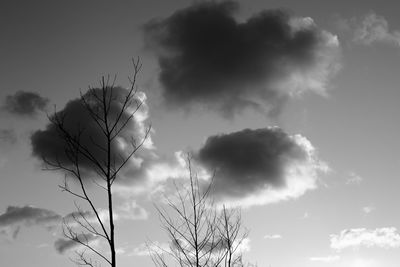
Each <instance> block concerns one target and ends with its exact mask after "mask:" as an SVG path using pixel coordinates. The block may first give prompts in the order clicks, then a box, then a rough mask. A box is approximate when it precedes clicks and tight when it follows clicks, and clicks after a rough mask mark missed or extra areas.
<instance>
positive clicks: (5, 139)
mask: <svg viewBox="0 0 400 267" xmlns="http://www.w3.org/2000/svg"><path fill="white" fill-rule="evenodd" d="M16 142H17V134H16V133H15V131H14V130H12V129H0V143H8V144H15V143H16Z"/></svg>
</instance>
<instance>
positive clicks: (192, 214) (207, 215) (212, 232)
mask: <svg viewBox="0 0 400 267" xmlns="http://www.w3.org/2000/svg"><path fill="white" fill-rule="evenodd" d="M187 161H188V166H189V167H188V168H189V185H188V187H186V189H183V190H182V189H181V188H180V187H178V186H177V184H176V183H175V184H174V185H175V189H176V192H177V199H176V201H172V200H170V199H169V198H168V197H166V199H167V203H168V204H167V208H160V207H159V206H156V209H157V210H158V213H159V216H160V220H161V224H162V226H163V228H164V229H165V231H166V232H167V234H168V237H169V239H170V242H171V243H170V246H169V249H166V248H163V247H160V246H157V245H154V244H153V245H150V246H149V248H150V253H151V255H152V259H153V262H154V264H155V265H156V266H160V267H166V266H170V265H174V266H180V267H217V266H225V267H234V266H242V264H241V263H242V261H241V253H240V251H239V246H240V245H241V243H242V241H243V240H244V239H245V238H246V237H247V231H246V230H243V229H242V225H241V217H240V212H239V210H229V209H227V208H226V207H225V206H224V207H223V208H222V209H221V210H220V209H217V208H215V205H214V203H213V201H212V198H211V196H210V191H211V189H212V183H210V185H209V186H208V187H204V186H200V181H199V178H198V176H197V174H195V173H194V172H193V171H192V167H191V162H190V157H188V160H187ZM167 209H168V210H167Z"/></svg>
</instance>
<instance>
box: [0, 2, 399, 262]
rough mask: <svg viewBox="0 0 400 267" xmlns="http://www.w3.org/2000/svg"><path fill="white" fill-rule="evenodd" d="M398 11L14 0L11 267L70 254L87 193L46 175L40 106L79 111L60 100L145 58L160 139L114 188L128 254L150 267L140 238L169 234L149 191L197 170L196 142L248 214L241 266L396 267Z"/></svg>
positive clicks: (8, 159) (390, 6)
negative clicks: (70, 190) (71, 229)
mask: <svg viewBox="0 0 400 267" xmlns="http://www.w3.org/2000/svg"><path fill="white" fill-rule="evenodd" d="M235 3H236V4H235ZM399 8H400V6H399V4H398V3H397V1H394V0H385V1H377V0H376V1H374V0H366V1H361V0H359V1H356V0H348V1H320V0H304V1H296V0H280V1H274V0H264V1H261V0H252V1H237V2H224V1H215V2H207V1H183V0H182V1H177V0H170V1H161V0H147V1H144V0H143V1H142V0H138V1H118V2H110V1H103V0H100V1H94V0H88V1H65V2H64V1H50V0H48V1H42V0H40V1H19V0H17V1H11V0H5V1H2V2H1V4H0V33H1V37H0V39H1V41H0V73H1V79H0V266H7V267H19V266H43V267H46V266H60V267H64V266H71V264H72V263H71V261H70V260H69V259H68V256H69V255H72V254H70V253H71V252H72V251H73V250H68V249H62V248H60V246H58V245H57V244H60V242H61V241H60V238H62V237H63V236H62V233H61V232H60V228H59V222H60V220H61V218H62V217H63V216H65V215H67V214H69V213H70V212H72V211H74V209H75V207H74V200H75V199H74V198H73V197H71V196H70V195H68V194H65V193H62V192H61V191H60V190H59V188H58V185H59V184H60V183H62V181H63V176H62V175H61V174H59V173H55V172H48V171H43V170H42V167H41V160H40V157H39V155H40V152H43V151H48V150H51V149H56V148H55V147H54V148H53V147H51V146H49V145H48V144H49V143H46V142H47V139H45V140H44V141H42V142H39V141H38V140H39V136H40V134H42V133H43V132H44V131H45V130H46V125H47V124H48V119H47V116H46V112H48V113H51V112H52V111H53V110H54V108H53V107H54V105H55V106H56V107H57V110H62V109H65V110H71V111H72V112H76V110H73V106H72V105H70V106H66V104H67V103H71V102H69V101H72V100H75V99H76V98H77V97H79V94H80V92H82V93H85V92H86V89H87V87H88V86H94V87H96V86H97V85H98V81H99V79H100V77H101V76H102V75H107V74H111V75H114V74H116V75H117V83H118V85H121V86H122V87H127V86H128V85H129V80H128V78H127V77H128V76H129V75H130V73H131V72H132V64H131V58H132V57H133V58H135V57H138V56H139V57H140V59H141V62H142V64H143V68H142V70H141V72H140V74H139V76H138V85H139V89H140V91H142V92H144V94H145V96H146V97H145V102H146V104H145V105H144V106H143V108H144V111H143V112H142V113H140V114H141V118H139V119H138V120H139V121H140V123H138V125H139V126H138V128H139V133H140V130H141V128H140V127H145V125H148V124H150V123H151V125H152V129H153V132H152V133H151V141H152V145H151V144H148V146H146V147H145V148H144V152H141V153H142V154H139V156H138V157H141V160H143V162H144V163H143V164H139V165H140V166H139V167H137V166H136V167H137V168H139V170H138V171H136V170H135V171H134V172H132V173H135V174H136V176H135V175H132V177H129V175H128V174H129V172H128V174H126V176H127V178H126V177H125V178H126V179H127V182H126V183H124V184H121V185H119V187H118V192H117V196H116V207H117V210H116V212H119V214H120V216H119V218H118V220H117V241H118V260H119V266H121V267H125V266H132V265H137V266H144V267H147V266H153V263H152V261H151V259H150V258H149V257H148V255H146V253H145V246H144V244H145V243H146V242H147V241H149V240H152V241H157V242H160V243H165V242H167V238H166V235H165V233H164V232H163V230H162V228H161V227H160V223H159V220H158V216H157V212H156V210H155V209H154V206H153V203H157V202H158V201H159V200H160V199H159V194H158V192H159V191H160V190H163V189H165V188H166V187H167V186H168V183H169V182H170V181H171V180H172V179H176V178H177V176H180V174H181V171H182V168H183V169H185V168H184V166H181V165H180V161H179V158H176V156H177V155H179V153H176V152H177V151H191V152H192V153H194V155H195V158H196V160H197V161H198V164H199V166H201V167H202V168H204V170H205V171H206V172H212V170H215V169H218V170H220V172H217V173H216V177H215V192H214V194H215V198H216V199H217V200H218V201H221V202H223V201H224V202H226V203H229V204H230V205H232V206H237V207H241V208H242V209H243V211H242V219H243V225H244V226H246V228H248V229H249V230H250V234H249V237H248V240H247V241H246V249H245V252H244V258H245V261H246V262H250V263H254V264H258V266H260V267H263V266H266V267H267V266H268V267H269V266H271V267H324V266H327V267H382V266H384V267H398V266H399V263H400V253H399V249H400V213H399V212H398V207H397V203H400V194H399V193H398V192H399V188H400V179H399V173H398V169H397V167H398V166H399V164H400V154H399V153H398V151H400V142H399V138H398V133H399V132H400V119H399V118H400V107H399V101H400V89H399V84H400V75H399V73H400V18H399V16H398V11H399ZM142 97H143V95H142ZM77 117H78V116H77ZM141 123H142V124H141ZM134 133H137V132H133V134H134ZM50 134H51V132H50ZM35 137H38V138H35ZM40 140H43V139H40ZM121 149H122V148H121ZM237 151H241V152H242V153H236V152H237ZM146 153H148V154H146ZM149 154H151V155H153V154H154V155H157V160H154V159H153V158H151V157H150V156H148V155H149ZM243 155H245V156H243ZM132 164H133V163H132ZM133 165H135V164H133ZM136 165H138V164H136ZM132 168H133V167H132ZM139 176H140V177H139ZM129 179H131V180H129ZM160 188H161V189H160ZM57 241H58V243H57Z"/></svg>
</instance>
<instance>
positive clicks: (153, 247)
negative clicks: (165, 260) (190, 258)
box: [130, 241, 171, 257]
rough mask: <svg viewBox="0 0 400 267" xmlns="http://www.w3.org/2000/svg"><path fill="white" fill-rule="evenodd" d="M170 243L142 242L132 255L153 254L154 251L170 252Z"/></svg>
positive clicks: (159, 252) (158, 252)
mask: <svg viewBox="0 0 400 267" xmlns="http://www.w3.org/2000/svg"><path fill="white" fill-rule="evenodd" d="M170 251H171V248H170V244H168V243H161V242H157V241H155V242H152V243H151V244H146V243H142V244H140V245H139V246H138V247H136V248H134V249H133V251H132V253H131V254H130V255H134V256H141V257H143V256H151V255H152V254H153V253H157V254H163V253H166V252H170Z"/></svg>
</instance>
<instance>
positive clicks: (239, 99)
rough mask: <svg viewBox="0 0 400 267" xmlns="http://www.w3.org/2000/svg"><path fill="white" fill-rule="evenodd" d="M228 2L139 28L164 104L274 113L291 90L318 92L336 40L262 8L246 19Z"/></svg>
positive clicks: (305, 22) (332, 64) (307, 21)
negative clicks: (156, 66) (151, 56)
mask: <svg viewBox="0 0 400 267" xmlns="http://www.w3.org/2000/svg"><path fill="white" fill-rule="evenodd" d="M237 9H238V5H237V4H236V3H235V2H232V1H224V2H217V1H205V2H197V3H196V4H194V5H192V6H190V7H188V8H186V9H182V10H178V11H176V12H175V13H174V14H172V15H171V16H170V17H168V18H165V19H157V20H152V21H150V22H149V23H147V24H146V25H145V27H144V31H145V40H146V43H147V46H148V47H150V48H151V49H153V50H155V51H156V53H157V55H158V62H159V66H160V68H161V71H160V76H159V79H160V82H161V84H162V86H163V95H164V98H165V101H166V104H167V105H169V106H170V107H175V108H181V107H183V108H191V107H192V106H193V104H200V105H205V106H207V107H211V108H213V109H216V110H218V111H221V112H223V114H224V115H226V116H232V115H233V113H234V112H237V111H240V110H242V109H243V108H246V107H253V108H256V109H263V110H265V109H266V110H268V111H269V112H270V113H274V112H275V113H277V112H279V110H280V108H281V107H282V105H283V103H284V102H285V100H286V99H287V98H288V97H289V96H291V95H292V94H294V93H301V92H303V91H307V90H311V91H324V89H325V88H324V87H325V86H326V82H327V79H328V78H329V76H330V74H331V73H332V72H334V70H335V69H336V68H337V62H336V60H335V56H336V52H337V49H338V41H337V39H336V36H333V35H332V34H330V33H328V32H325V31H322V30H320V29H318V28H317V26H316V25H315V24H314V22H313V20H312V19H311V18H296V17H292V16H290V14H289V13H288V12H285V11H284V10H265V11H262V12H260V13H258V14H256V15H254V16H252V17H250V18H249V19H247V20H245V21H240V22H239V21H237V20H236V18H235V17H234V13H235V11H236V10H237Z"/></svg>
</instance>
